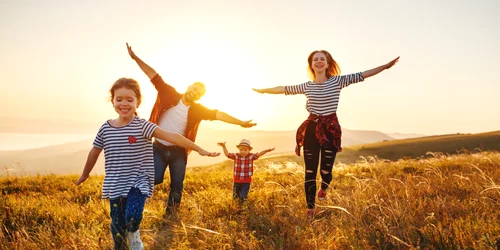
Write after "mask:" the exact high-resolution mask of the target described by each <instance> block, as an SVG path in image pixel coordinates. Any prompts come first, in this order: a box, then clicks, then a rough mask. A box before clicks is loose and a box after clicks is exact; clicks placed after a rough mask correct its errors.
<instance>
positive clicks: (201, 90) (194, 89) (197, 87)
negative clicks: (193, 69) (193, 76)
mask: <svg viewBox="0 0 500 250" xmlns="http://www.w3.org/2000/svg"><path fill="white" fill-rule="evenodd" d="M204 94H205V85H204V84H203V83H201V82H195V83H193V84H191V85H190V86H189V87H188V89H187V90H186V92H185V93H184V95H183V98H184V101H186V102H187V103H188V104H191V103H193V102H195V101H198V100H200V98H201V97H202V96H203V95H204Z"/></svg>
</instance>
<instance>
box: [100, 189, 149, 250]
mask: <svg viewBox="0 0 500 250" xmlns="http://www.w3.org/2000/svg"><path fill="white" fill-rule="evenodd" d="M144 203H146V195H144V194H142V193H141V190H139V189H138V188H135V187H132V188H131V189H130V191H129V192H128V195H127V197H126V198H116V199H112V200H109V207H110V212H109V215H110V217H111V234H112V235H113V241H114V243H115V250H118V249H126V246H127V244H126V241H125V237H126V236H125V233H126V232H135V231H137V230H139V226H140V225H141V221H142V212H143V211H144Z"/></svg>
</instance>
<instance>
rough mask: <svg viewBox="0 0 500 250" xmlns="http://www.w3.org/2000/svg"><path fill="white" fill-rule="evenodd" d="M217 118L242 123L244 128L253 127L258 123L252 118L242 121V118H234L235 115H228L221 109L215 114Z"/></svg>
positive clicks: (237, 123) (232, 122)
mask: <svg viewBox="0 0 500 250" xmlns="http://www.w3.org/2000/svg"><path fill="white" fill-rule="evenodd" d="M215 119H216V120H219V121H223V122H227V123H231V124H236V125H240V126H242V127H244V128H251V127H253V126H255V125H257V123H253V122H252V120H248V121H242V120H240V119H237V118H234V117H232V116H230V115H228V114H227V113H224V112H221V111H217V113H216V114H215Z"/></svg>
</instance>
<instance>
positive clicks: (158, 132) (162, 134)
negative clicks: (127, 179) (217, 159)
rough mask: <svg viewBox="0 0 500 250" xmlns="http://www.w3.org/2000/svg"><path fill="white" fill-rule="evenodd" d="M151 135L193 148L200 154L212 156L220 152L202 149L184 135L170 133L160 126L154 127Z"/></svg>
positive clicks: (180, 145) (183, 146)
mask: <svg viewBox="0 0 500 250" xmlns="http://www.w3.org/2000/svg"><path fill="white" fill-rule="evenodd" d="M153 137H156V138H159V139H162V140H165V141H168V142H170V143H173V144H175V145H177V146H179V147H182V148H187V149H191V150H194V151H196V152H198V154H200V155H202V156H212V157H213V156H218V155H220V153H215V152H208V151H206V150H204V149H202V148H201V147H200V146H198V145H196V144H194V143H193V142H192V141H190V140H188V139H187V138H186V137H184V136H182V135H180V134H177V133H171V132H168V131H165V130H163V129H161V128H157V129H155V131H154V132H153Z"/></svg>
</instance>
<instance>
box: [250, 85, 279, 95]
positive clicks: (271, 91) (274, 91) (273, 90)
mask: <svg viewBox="0 0 500 250" xmlns="http://www.w3.org/2000/svg"><path fill="white" fill-rule="evenodd" d="M252 89H253V91H255V92H257V93H261V94H284V93H285V87H284V86H277V87H274V88H267V89H256V88H252Z"/></svg>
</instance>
